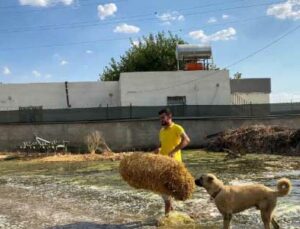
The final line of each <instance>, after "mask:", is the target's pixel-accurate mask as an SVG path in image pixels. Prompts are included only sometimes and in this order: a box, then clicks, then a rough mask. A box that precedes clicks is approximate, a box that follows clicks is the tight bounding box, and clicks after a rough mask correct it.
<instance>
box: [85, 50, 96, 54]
mask: <svg viewBox="0 0 300 229" xmlns="http://www.w3.org/2000/svg"><path fill="white" fill-rule="evenodd" d="M85 53H86V54H93V53H94V52H93V51H92V50H85Z"/></svg>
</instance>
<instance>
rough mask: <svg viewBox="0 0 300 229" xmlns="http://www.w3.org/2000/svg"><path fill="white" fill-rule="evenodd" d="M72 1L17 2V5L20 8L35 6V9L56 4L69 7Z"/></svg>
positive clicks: (21, 0)
mask: <svg viewBox="0 0 300 229" xmlns="http://www.w3.org/2000/svg"><path fill="white" fill-rule="evenodd" d="M73 2H74V0H19V3H20V4H21V5H22V6H37V7H47V6H53V5H56V4H58V3H62V4H64V5H67V6H68V5H71V4H72V3H73Z"/></svg>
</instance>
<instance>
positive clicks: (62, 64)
mask: <svg viewBox="0 0 300 229" xmlns="http://www.w3.org/2000/svg"><path fill="white" fill-rule="evenodd" d="M68 63H69V62H68V61H66V60H61V61H60V65H61V66H64V65H67V64H68Z"/></svg>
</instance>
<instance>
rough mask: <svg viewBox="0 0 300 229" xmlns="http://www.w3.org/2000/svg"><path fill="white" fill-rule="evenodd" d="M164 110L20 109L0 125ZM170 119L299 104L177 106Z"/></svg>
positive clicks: (296, 110) (281, 109)
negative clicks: (172, 117)
mask: <svg viewBox="0 0 300 229" xmlns="http://www.w3.org/2000/svg"><path fill="white" fill-rule="evenodd" d="M162 108H165V107H158V106H155V107H149V106H146V107H134V106H128V107H96V108H70V109H43V108H42V107H35V108H30V109H29V108H20V109H19V110H15V111H0V123H51V122H54V123H55V122H78V121H105V120H122V119H143V118H157V117H158V111H159V110H160V109H162ZM169 108H170V109H171V110H172V112H173V115H174V117H183V118H192V117H252V116H253V117H261V116H270V115H288V114H300V103H280V104H246V105H198V106H194V105H180V106H171V107H169Z"/></svg>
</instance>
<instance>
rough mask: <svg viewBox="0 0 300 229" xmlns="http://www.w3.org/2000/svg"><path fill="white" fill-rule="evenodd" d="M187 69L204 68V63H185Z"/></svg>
mask: <svg viewBox="0 0 300 229" xmlns="http://www.w3.org/2000/svg"><path fill="white" fill-rule="evenodd" d="M185 70H186V71H196V70H204V68H203V64H201V63H188V64H186V65H185Z"/></svg>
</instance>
